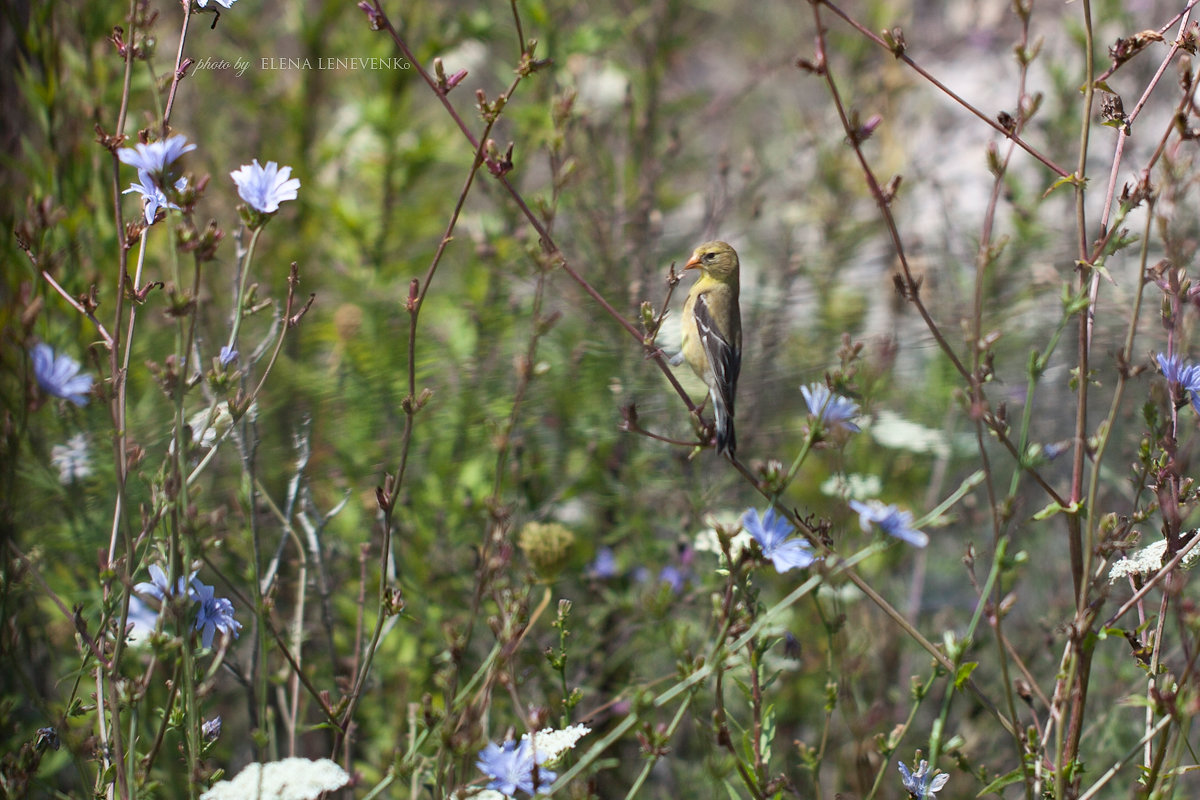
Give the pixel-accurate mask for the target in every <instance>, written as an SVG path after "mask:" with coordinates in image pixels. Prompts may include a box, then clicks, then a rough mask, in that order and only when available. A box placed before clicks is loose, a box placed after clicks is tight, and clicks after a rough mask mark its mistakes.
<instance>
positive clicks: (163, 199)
mask: <svg viewBox="0 0 1200 800" xmlns="http://www.w3.org/2000/svg"><path fill="white" fill-rule="evenodd" d="M138 180H140V181H141V183H131V184H129V188H128V189H126V190H125V191H123V192H121V194H129V193H130V192H137V193H138V194H140V195H142V197H143V200H144V201H145V203H146V207H145V212H146V224H147V225H153V224H154V218H155V217H156V216H157V215H158V209H159V208H173V209H175V210H176V211H178V210H179V206H177V205H175V204H174V203H172V202H171V201H170V200H168V199H167V195H166V193H164V192H163V190H162V189H160V188H159V186H158V184H157V183H156V182H155V181H154V176H152V175H151V174H150V173H149V172H147V171H146V170H144V169H139V170H138ZM186 186H187V178H180V179H179V180H177V181H175V191H177V192H180V191H183V189H184V187H186Z"/></svg>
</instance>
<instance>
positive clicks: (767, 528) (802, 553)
mask: <svg viewBox="0 0 1200 800" xmlns="http://www.w3.org/2000/svg"><path fill="white" fill-rule="evenodd" d="M742 527H743V528H745V529H746V532H747V533H749V534H750V535H751V536H753V537H754V541H756V542H758V546H759V547H760V548H761V549H762V553H763V556H765V557H766V558H769V559H770V560H771V563H772V564H774V565H775V570H776V572H787V571H788V570H792V569H797V568H799V569H803V568H805V567H807V566H808V565H809V564H811V563H812V562H813V560H814V559H815V558H816V557H815V556H814V555H813V552H812V546H811V545H809V543H808V542H806V541H804V540H803V539H798V538H797V539H789V538H788V537H789V536H791V535H792V534H793V533H794V532H795V528H793V527H792V524H791V523H790V522H788V521H787V519H786V518H784V516H783V515H782V514H778V513H776V511H775V509H774V508H768V509H767V512H766V513H765V514H763V515H762V517H761V518H760V517H759V516H758V511H757V510H755V509H753V508H751V509H749V510H748V511H747V512H746V513H745V515H743V516H742Z"/></svg>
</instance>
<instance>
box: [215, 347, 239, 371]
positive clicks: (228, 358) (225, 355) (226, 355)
mask: <svg viewBox="0 0 1200 800" xmlns="http://www.w3.org/2000/svg"><path fill="white" fill-rule="evenodd" d="M237 360H238V351H237V350H234V349H233V348H232V347H230V346H229V345H227V344H223V345H221V354H220V355H219V356H217V361H218V362H219V363H220V364H221V366H222V367H228V366H229V365H230V364H232V363H233V362H234V361H237Z"/></svg>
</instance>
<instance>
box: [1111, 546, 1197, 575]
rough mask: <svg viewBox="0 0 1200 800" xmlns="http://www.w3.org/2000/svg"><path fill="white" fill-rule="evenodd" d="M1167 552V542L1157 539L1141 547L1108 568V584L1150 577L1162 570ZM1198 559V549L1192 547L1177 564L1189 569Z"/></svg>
mask: <svg viewBox="0 0 1200 800" xmlns="http://www.w3.org/2000/svg"><path fill="white" fill-rule="evenodd" d="M1166 552H1167V540H1166V539H1159V540H1158V541H1157V542H1155V543H1154V544H1151V545H1147V546H1146V547H1143V548H1142V549H1141V550H1138V551H1137V552H1136V553H1133V554H1132V555H1130V556H1129V557H1128V558H1122V559H1120V560H1119V561H1116V562H1114V563H1113V565H1112V566H1111V567H1109V568H1108V582H1109V583H1116V582H1117V581H1119V580H1121V579H1122V578H1128V577H1130V576H1131V575H1152V574H1154V573H1155V572H1158V571H1159V570H1160V569H1162V565H1163V556H1164V555H1165V554H1166ZM1197 559H1200V547H1193V548H1192V549H1191V550H1189V551H1188V552H1187V553H1186V554H1185V555H1184V556H1183V558H1182V559H1181V560H1180V562H1179V566H1181V567H1183V568H1184V569H1190V568H1191V567H1192V566H1193V565H1194V564H1195V563H1196V560H1197Z"/></svg>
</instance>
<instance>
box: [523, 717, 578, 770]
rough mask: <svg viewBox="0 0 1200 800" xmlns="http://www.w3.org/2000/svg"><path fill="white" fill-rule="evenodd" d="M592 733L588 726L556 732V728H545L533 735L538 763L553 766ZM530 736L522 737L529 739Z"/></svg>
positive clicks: (573, 727) (571, 727)
mask: <svg viewBox="0 0 1200 800" xmlns="http://www.w3.org/2000/svg"><path fill="white" fill-rule="evenodd" d="M591 732H592V729H591V728H589V727H588V726H587V725H571V726H570V727H568V728H563V729H562V730H561V731H556V730H554V728H544V729H542V730H540V731H538V732H537V733H535V734H534V735H533V749H534V752H536V753H537V757H538V763H539V764H540V763H545V764H551V763H552V762H554V761H555V759H557V758H558V757H559V756H561V755H562V754H563V753H565V752H566V751H568V750H570V749H571V748H572V747H574V746H575V743H576V742H578V741H579V740H580V739H582V738H583V737H584V736H587V735H588V734H589V733H591ZM528 738H529V734H528V733H527V734H525V735H524V736H522V737H521V739H522V740H524V739H528Z"/></svg>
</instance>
